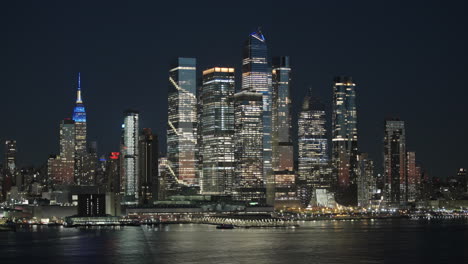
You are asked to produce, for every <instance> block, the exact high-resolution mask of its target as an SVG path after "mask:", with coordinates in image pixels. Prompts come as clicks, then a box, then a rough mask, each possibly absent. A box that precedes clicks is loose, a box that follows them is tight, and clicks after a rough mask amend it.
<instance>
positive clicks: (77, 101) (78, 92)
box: [76, 72, 83, 104]
mask: <svg viewBox="0 0 468 264" xmlns="http://www.w3.org/2000/svg"><path fill="white" fill-rule="evenodd" d="M76 103H77V104H81V103H83V101H82V100H81V73H80V72H78V91H77V96H76Z"/></svg>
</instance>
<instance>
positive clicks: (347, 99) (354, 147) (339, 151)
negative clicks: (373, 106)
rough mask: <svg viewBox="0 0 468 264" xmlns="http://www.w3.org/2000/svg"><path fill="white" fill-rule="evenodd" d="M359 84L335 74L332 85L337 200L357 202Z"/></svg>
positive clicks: (348, 203) (333, 155)
mask: <svg viewBox="0 0 468 264" xmlns="http://www.w3.org/2000/svg"><path fill="white" fill-rule="evenodd" d="M357 142H358V134H357V109H356V84H355V83H354V82H353V80H352V78H351V77H346V76H342V77H336V78H335V80H334V85H333V113H332V160H333V164H334V166H335V167H336V169H337V174H338V177H337V194H336V199H337V202H338V203H339V204H342V205H357V182H356V167H357V154H358V144H357Z"/></svg>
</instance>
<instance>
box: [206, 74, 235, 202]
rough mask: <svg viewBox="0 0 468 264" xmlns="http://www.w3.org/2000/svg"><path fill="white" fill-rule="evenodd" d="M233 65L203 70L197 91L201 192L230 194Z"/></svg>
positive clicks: (231, 177)
mask: <svg viewBox="0 0 468 264" xmlns="http://www.w3.org/2000/svg"><path fill="white" fill-rule="evenodd" d="M234 77H235V76H234V68H225V67H214V68H211V69H207V70H205V71H203V85H202V91H201V103H200V104H201V108H202V109H201V120H200V122H201V131H200V134H201V137H202V144H201V149H200V154H201V158H202V160H203V163H202V174H201V175H202V177H201V179H200V182H201V191H202V193H203V194H214V195H224V194H230V193H231V191H232V187H233V181H234V166H235V163H234V100H233V96H234V90H235V87H234Z"/></svg>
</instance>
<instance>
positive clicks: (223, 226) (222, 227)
mask: <svg viewBox="0 0 468 264" xmlns="http://www.w3.org/2000/svg"><path fill="white" fill-rule="evenodd" d="M216 229H234V225H232V224H220V225H217V226H216Z"/></svg>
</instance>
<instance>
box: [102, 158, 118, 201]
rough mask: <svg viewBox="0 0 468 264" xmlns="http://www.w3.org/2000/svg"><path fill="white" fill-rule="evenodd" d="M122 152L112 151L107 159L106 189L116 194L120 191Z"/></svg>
mask: <svg viewBox="0 0 468 264" xmlns="http://www.w3.org/2000/svg"><path fill="white" fill-rule="evenodd" d="M120 160H121V158H120V152H111V153H109V155H108V159H107V160H106V179H105V183H106V190H107V192H111V193H114V194H118V193H120V190H121V188H120V186H121V184H120V171H121V168H120Z"/></svg>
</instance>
